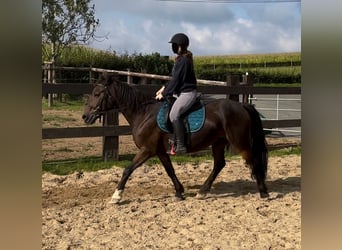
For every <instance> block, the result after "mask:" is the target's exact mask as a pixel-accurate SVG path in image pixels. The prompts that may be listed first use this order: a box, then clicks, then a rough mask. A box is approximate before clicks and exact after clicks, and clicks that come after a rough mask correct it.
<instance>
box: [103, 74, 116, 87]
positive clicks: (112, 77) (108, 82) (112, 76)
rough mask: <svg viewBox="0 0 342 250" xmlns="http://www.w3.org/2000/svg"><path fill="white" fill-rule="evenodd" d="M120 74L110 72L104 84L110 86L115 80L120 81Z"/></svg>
mask: <svg viewBox="0 0 342 250" xmlns="http://www.w3.org/2000/svg"><path fill="white" fill-rule="evenodd" d="M118 76H119V75H118V74H117V73H110V74H107V78H106V80H105V82H104V85H105V86H109V85H111V84H113V83H114V82H117V81H118V79H119V78H118Z"/></svg>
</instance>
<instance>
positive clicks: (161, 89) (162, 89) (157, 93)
mask: <svg viewBox="0 0 342 250" xmlns="http://www.w3.org/2000/svg"><path fill="white" fill-rule="evenodd" d="M164 89H165V86H163V87H161V88H160V89H159V90H158V91H157V92H156V96H158V95H161V93H162V92H163V91H164Z"/></svg>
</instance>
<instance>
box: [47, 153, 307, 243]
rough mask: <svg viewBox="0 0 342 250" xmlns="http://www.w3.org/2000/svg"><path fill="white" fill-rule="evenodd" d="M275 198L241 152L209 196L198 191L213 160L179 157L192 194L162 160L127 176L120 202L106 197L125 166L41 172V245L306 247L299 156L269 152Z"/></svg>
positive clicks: (181, 175)
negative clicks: (262, 188) (263, 190)
mask: <svg viewBox="0 0 342 250" xmlns="http://www.w3.org/2000/svg"><path fill="white" fill-rule="evenodd" d="M269 166H270V168H269V174H268V179H267V182H266V183H267V185H268V188H269V191H270V195H271V198H270V199H266V200H265V199H260V198H259V193H258V191H257V188H256V183H255V181H254V180H251V179H250V178H249V176H250V174H249V169H248V168H246V167H245V166H244V163H243V161H242V159H241V158H238V159H235V160H233V161H231V162H230V163H229V166H226V167H225V168H224V169H223V170H222V172H221V174H220V175H219V176H218V177H217V179H216V181H215V182H214V185H213V188H212V191H211V193H210V195H209V197H208V198H206V199H204V200H198V199H196V198H195V195H196V192H197V191H198V189H199V185H201V184H202V183H203V182H204V181H205V179H206V178H207V176H208V175H209V172H210V171H211V167H212V162H211V161H208V162H203V163H201V164H200V165H191V164H184V165H175V169H176V174H177V176H178V177H179V179H180V180H181V182H182V183H183V185H184V188H185V196H186V199H185V200H184V201H180V202H179V201H178V202H177V201H174V199H173V196H174V188H173V185H172V183H171V181H170V179H169V177H168V176H167V174H166V173H165V171H164V169H163V168H162V166H160V165H155V166H145V165H144V166H142V167H141V168H139V169H137V170H136V172H134V173H133V175H132V176H131V178H130V179H129V181H128V183H127V185H126V189H125V193H124V197H123V200H122V203H121V204H120V205H110V204H108V201H109V199H110V197H111V195H112V193H113V192H114V190H115V187H116V184H117V182H118V181H119V179H120V177H121V174H122V169H121V168H116V167H114V168H112V169H110V170H102V171H97V172H92V173H84V175H83V177H81V176H79V175H77V173H75V174H71V175H68V176H56V175H52V174H49V173H45V174H43V176H42V195H43V204H42V219H43V225H42V237H43V249H300V243H301V223H300V217H301V193H300V175H301V171H300V169H301V165H300V157H299V156H286V157H271V158H270V159H269Z"/></svg>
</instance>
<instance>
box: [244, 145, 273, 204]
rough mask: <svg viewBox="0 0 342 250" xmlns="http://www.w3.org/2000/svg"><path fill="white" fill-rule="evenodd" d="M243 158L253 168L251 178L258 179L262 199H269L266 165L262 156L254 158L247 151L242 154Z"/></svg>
mask: <svg viewBox="0 0 342 250" xmlns="http://www.w3.org/2000/svg"><path fill="white" fill-rule="evenodd" d="M242 156H243V158H244V159H245V160H246V164H247V165H249V167H250V168H251V171H252V173H251V176H252V178H253V179H256V182H257V186H258V190H259V193H260V197H261V198H267V197H269V194H268V191H267V187H266V184H265V179H266V173H265V170H264V165H265V164H267V163H265V162H264V161H263V160H262V158H261V157H263V156H262V155H257V156H254V157H253V153H252V152H251V151H248V152H247V151H245V152H244V153H242Z"/></svg>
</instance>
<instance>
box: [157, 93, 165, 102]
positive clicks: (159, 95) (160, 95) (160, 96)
mask: <svg viewBox="0 0 342 250" xmlns="http://www.w3.org/2000/svg"><path fill="white" fill-rule="evenodd" d="M156 99H157V100H159V101H160V100H161V99H163V95H162V94H161V93H159V94H158V92H157V94H156Z"/></svg>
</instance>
